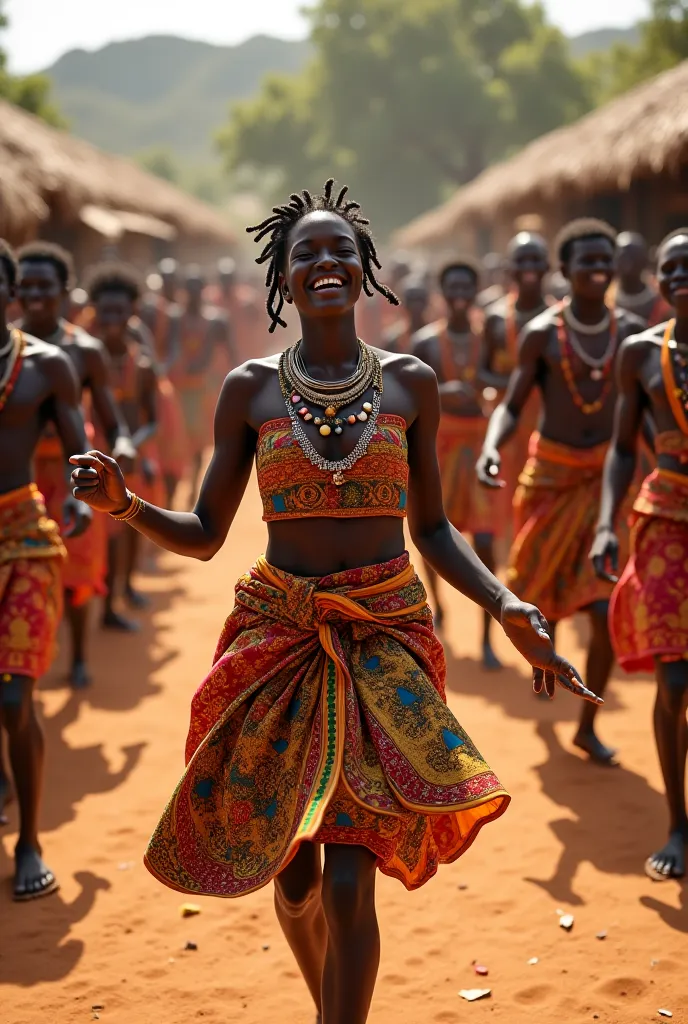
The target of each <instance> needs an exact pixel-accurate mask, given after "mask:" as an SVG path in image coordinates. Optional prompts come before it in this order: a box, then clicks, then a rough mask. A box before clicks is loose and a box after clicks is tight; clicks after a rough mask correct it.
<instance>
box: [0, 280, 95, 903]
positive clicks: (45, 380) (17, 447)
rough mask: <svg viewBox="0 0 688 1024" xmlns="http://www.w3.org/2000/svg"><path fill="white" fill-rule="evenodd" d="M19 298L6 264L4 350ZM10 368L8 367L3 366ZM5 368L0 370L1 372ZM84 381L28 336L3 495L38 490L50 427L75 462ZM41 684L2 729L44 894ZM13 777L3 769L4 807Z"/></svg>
mask: <svg viewBox="0 0 688 1024" xmlns="http://www.w3.org/2000/svg"><path fill="white" fill-rule="evenodd" d="M13 298H14V290H13V289H12V288H11V287H10V283H9V279H8V277H7V272H6V269H5V266H4V264H2V263H0V346H2V345H4V344H5V343H6V341H7V338H8V327H7V324H6V313H7V307H8V305H9V302H10V300H12V299H13ZM2 362H3V364H4V360H3V361H2ZM3 370H4V365H0V373H2V371H3ZM79 396H80V392H79V382H78V380H77V378H76V374H75V372H74V369H73V366H72V363H71V362H70V360H69V359H68V358H67V356H66V355H64V353H62V352H60V350H59V349H58V348H56V347H55V346H54V345H46V344H45V342H43V341H40V340H39V339H37V338H32V337H28V336H27V345H26V348H25V351H24V364H23V366H22V369H21V372H20V374H19V378H18V380H17V384H16V386H15V389H14V391H13V393H12V395H11V397H10V399H9V401H8V403H7V405H6V406H5V408H4V410H3V411H2V412H1V413H0V493H1V494H7V493H8V492H9V491H13V490H15V489H16V488H19V487H24V486H25V485H26V484H29V483H31V481H32V478H33V473H32V465H31V464H32V460H33V455H34V452H35V450H36V446H37V444H38V441H39V440H40V437H41V434H42V433H43V430H44V429H45V426H46V424H47V423H48V422H52V423H54V425H55V428H56V430H57V433H58V436H59V438H60V440H61V441H62V446H63V448H64V451H65V453H66V455H67V456H69V455H71V454H73V453H75V452H78V451H79V449H80V447H81V446H82V445H83V443H84V441H85V440H86V432H85V428H84V421H83V417H82V415H81V411H80V409H79ZM90 519H91V516H90V511H89V509H88V508H87V507H85V506H84V505H83V504H82V503H81V502H80V501H77V500H76V499H75V498H74V497H73V496H72V495H71V494H70V495H69V496H68V498H67V500H66V501H65V505H64V520H65V523H67V524H68V525H67V533H68V535H71V536H76V535H78V534H79V533H82V532H83V531H84V530H85V529H86V528H87V527H88V524H89V523H90ZM34 685H35V681H34V680H33V679H29V678H27V677H25V676H12V677H11V678H10V679H9V681H5V682H3V683H2V687H1V688H0V726H2V727H4V729H5V730H6V732H7V735H8V737H9V751H10V763H11V765H12V775H13V777H14V784H15V788H16V792H17V801H18V804H19V819H20V828H19V839H18V842H17V847H16V851H15V858H16V872H15V877H14V887H15V892H16V893H17V894H19V895H22V894H24V895H25V894H27V893H30V894H36V895H40V893H41V892H42V891H45V890H48V889H49V888H50V887H51V886H54V876H53V874H52V872H51V871H50V869H49V868H48V867H46V865H45V863H44V862H43V859H42V853H41V845H40V842H39V839H38V813H39V808H40V799H41V789H42V781H43V733H42V730H41V727H40V724H39V721H38V718H37V716H36V709H35V707H34V702H33V691H34ZM3 790H4V791H5V792H6V790H7V776H6V774H5V772H4V770H3V768H2V766H1V765H0V802H2V795H3Z"/></svg>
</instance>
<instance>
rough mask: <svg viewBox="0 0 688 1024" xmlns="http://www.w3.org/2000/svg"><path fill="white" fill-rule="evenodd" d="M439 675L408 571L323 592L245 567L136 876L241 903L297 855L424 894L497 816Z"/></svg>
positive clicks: (489, 784)
mask: <svg viewBox="0 0 688 1024" xmlns="http://www.w3.org/2000/svg"><path fill="white" fill-rule="evenodd" d="M444 676H445V663H444V654H443V651H442V646H441V644H440V643H439V641H438V640H437V638H436V636H435V634H434V633H433V629H432V615H431V612H430V609H429V608H428V605H427V601H426V595H425V591H424V589H423V585H422V583H421V582H420V580H419V579H418V577H417V576H416V574H415V572H414V571H413V567H412V566H411V565H410V564H409V558H408V555H407V554H404V555H402V556H401V557H399V558H396V559H393V560H392V561H390V562H386V563H384V564H381V565H371V566H366V567H365V568H361V569H351V570H347V571H344V572H338V573H335V574H333V575H331V576H326V577H324V578H322V579H317V578H308V577H301V576H293V575H291V574H289V573H286V572H283V571H281V570H279V569H276V568H275V567H274V566H270V565H269V564H268V563H267V562H266V561H265V559H264V558H260V559H259V560H258V563H257V564H256V566H255V567H254V568H253V569H252V570H251V572H250V573H249V574H247V575H246V576H243V577H242V578H241V579H240V580H239V582H238V584H237V587H236V604H235V607H234V610H233V612H232V613H231V615H230V616H229V618H228V619H227V622H226V624H225V628H224V630H223V633H222V636H221V637H220V642H219V644H218V646H217V650H216V653H215V663H214V665H213V668H212V670H211V672H210V674H209V675H208V676H207V678H206V679H205V681H204V682H203V683H202V684H201V686H200V687H199V689H198V690H197V692H196V695H195V697H194V699H193V702H192V707H191V728H190V730H189V736H188V740H187V746H186V759H187V768H186V771H185V773H184V775H183V777H182V780H181V782H180V783H179V785H178V787H177V789H176V791H175V793H174V795H173V797H172V799H171V801H170V803H169V804H168V806H167V809H166V810H165V812H164V814H163V816H162V818H161V820H160V823H159V825H158V827H157V829H156V830H155V833H154V835H153V838H152V839H151V842H150V845H149V847H148V851H147V853H146V866H147V867H148V869H149V870H150V871H151V872H152V873H153V874H154V875H155V876H156V877H157V878H158V879H159V880H160V881H161V882H163V883H164V884H165V885H168V886H170V888H172V889H177V890H179V891H181V892H191V893H203V894H206V895H214V896H241V895H243V894H245V893H248V892H252V891H254V890H255V889H259V888H260V887H261V886H263V885H266V884H267V883H268V882H269V881H271V879H273V878H274V877H275V875H276V874H278V873H279V872H280V871H281V870H282V869H283V868H284V867H285V866H286V864H288V863H289V861H290V860H291V858H292V857H293V855H294V854H295V852H296V850H297V849H298V847H299V844H300V843H301V842H303V841H306V840H309V841H313V842H316V843H352V844H355V845H358V846H365V847H367V848H368V849H369V850H371V851H372V852H373V853H374V854H376V855H377V858H378V866H379V867H380V870H381V871H383V872H384V873H385V874H388V875H391V876H393V877H395V878H398V879H400V880H401V881H402V882H403V884H404V885H405V886H406V887H407V888H408V889H414V888H417V887H418V886H421V885H423V884H424V883H425V882H426V881H427V880H428V879H429V878H430V877H431V876H432V875H433V874H434V873H435V872H436V870H437V867H438V865H439V864H442V863H450V862H451V861H454V860H456V858H457V857H459V856H461V854H462V853H464V852H465V850H467V849H468V847H469V846H470V845H471V843H472V842H473V840H474V839H475V837H476V836H477V834H478V832H479V830H480V828H481V827H482V826H483V825H484V824H485V823H486V822H488V821H493V820H494V819H495V818H497V817H499V816H500V815H501V814H503V813H504V811H505V810H506V808H507V805H508V803H509V796H508V795H507V794H506V792H505V791H504V789H503V788H502V786H501V784H500V783H499V781H498V779H497V778H496V776H495V775H494V773H493V772H492V771H491V770H490V768H489V767H488V765H487V764H486V763H485V761H484V760H483V759H482V757H481V756H480V754H479V753H478V751H477V750H476V748H475V746H474V745H473V744H472V742H471V740H470V738H469V737H468V736H467V734H466V733H465V732H464V730H463V729H462V728H461V726H460V725H459V723H458V722H457V720H456V719H455V718H454V716H453V714H452V713H451V711H450V710H449V709H448V708H447V706H446V703H445V695H444Z"/></svg>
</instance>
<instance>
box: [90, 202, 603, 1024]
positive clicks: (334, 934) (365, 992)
mask: <svg viewBox="0 0 688 1024" xmlns="http://www.w3.org/2000/svg"><path fill="white" fill-rule="evenodd" d="M329 276H337V277H339V279H340V280H341V287H339V288H335V287H332V288H328V289H327V290H323V291H314V290H313V287H312V286H313V284H314V283H315V281H316V280H317V279H318V278H322V277H329ZM361 286H362V265H361V259H360V255H359V251H358V246H357V243H356V236H355V234H354V232H353V230H352V228H351V227H350V225H348V224H347V223H346V222H345V221H344V220H343V219H341V218H340V217H338V216H337V215H334V214H330V213H326V212H318V213H311V214H308V215H307V216H306V217H304V218H303V219H302V220H300V221H299V222H298V223H297V224H296V225H295V227H294V228H293V230H292V232H291V235H290V237H289V240H288V244H287V259H286V265H285V267H284V273H283V289H284V293H285V296H286V299H287V301H288V302H290V303H293V304H294V305H295V306H296V308H297V310H298V313H299V317H300V320H301V330H302V337H303V356H304V360H305V362H306V365H307V367H308V370H309V373H310V374H311V375H312V376H314V377H316V378H318V379H329V380H337V379H341V378H343V377H345V376H347V375H348V374H350V373H351V372H353V370H354V367H355V365H356V362H357V359H358V341H357V334H356V324H355V321H354V306H355V303H356V301H357V300H358V298H359V296H360V293H361ZM378 354H379V356H380V358H381V360H382V365H383V370H384V381H385V386H384V395H383V402H382V410H383V412H385V413H392V414H396V415H398V416H403V418H404V419H405V421H406V423H407V425H408V441H409V464H410V470H411V477H410V501H409V506H410V521H409V523H410V528H411V535H412V537H413V540H414V542H415V543H416V545H417V546H418V548H419V550H420V552H421V554H422V555H423V557H424V558H426V560H427V561H429V562H430V563H431V564H432V565H433V566H434V567H435V569H436V570H437V571H438V572H440V573H441V575H442V576H443V577H444V579H446V580H447V581H448V582H449V583H450V585H452V586H454V587H457V588H458V589H459V590H461V591H462V592H463V593H465V594H467V595H468V596H469V597H470V598H472V599H473V600H475V601H476V602H477V603H479V604H480V605H481V606H483V607H484V608H486V609H488V610H489V611H490V612H491V614H493V615H494V616H495V617H496V618H498V619H499V620H500V622H501V623H502V625H503V627H504V629H505V630H506V632H507V635H508V636H509V637H510V638H511V640H512V642H513V643H514V644H515V645H516V647H517V648H518V649H519V650H520V651H521V653H523V654H524V656H525V657H526V658H528V659H529V660H530V662H531V664H532V665H534V666H536V668H535V670H534V676H535V685H537V686H539V687H542V686H543V685H547V686H548V687H549V689H550V690H551V692H554V686H555V680H557V681H558V682H559V683H560V684H561V685H564V686H566V687H567V688H568V689H571V690H572V691H573V692H575V693H578V694H579V695H582V696H587V697H588V699H595V698H594V697H592V695H591V694H589V693H588V692H587V691H585V690H584V689H583V688H582V684H581V683H580V682H579V680H578V677H577V675H576V674H575V670H574V669H573V668H572V667H571V666H570V665H568V664H567V663H565V662H564V661H563V660H562V659H559V658H558V657H557V655H556V654H555V653H554V650H553V648H552V645H551V643H550V641H549V637H548V634H547V631H546V625H545V623H544V620H543V619H542V617H541V616H540V614H539V612H538V611H537V609H535V608H533V607H532V606H530V605H524V604H522V603H521V602H519V601H517V600H516V598H515V597H514V596H513V595H512V594H510V593H509V592H508V591H507V590H506V589H505V588H504V587H503V586H502V584H501V583H500V582H499V581H498V580H497V579H495V577H494V576H493V575H492V574H491V573H490V572H488V570H487V569H486V568H485V567H484V565H482V563H481V562H480V561H479V560H478V559H477V558H476V556H475V555H474V553H473V552H472V550H471V549H470V547H469V546H468V545H467V544H466V543H465V541H464V540H463V538H462V537H461V536H460V535H459V534H458V533H457V532H456V531H455V530H453V529H452V527H451V526H450V524H449V523H448V522H447V519H446V517H445V515H444V510H443V507H442V494H441V488H440V479H439V471H438V467H437V459H436V455H435V437H436V433H437V424H438V420H439V399H438V394H437V383H436V379H435V375H434V373H433V372H432V370H430V369H429V368H428V367H426V366H424V365H423V364H422V363H421V362H420V361H419V360H417V359H415V358H414V357H412V356H395V355H389V354H387V353H384V352H382V351H380V352H379V353H378ZM277 363H278V360H277V357H275V356H270V357H268V358H265V359H256V360H250V361H249V362H247V363H244V364H243V365H242V366H240V367H238V368H237V369H236V370H233V371H232V373H230V374H229V376H228V377H227V380H226V381H225V384H224V387H223V389H222V393H221V395H220V400H219V402H218V407H217V412H216V417H215V449H214V452H213V457H212V460H211V462H210V465H209V467H208V470H207V472H206V475H205V479H204V481H203V484H202V487H201V492H200V496H199V498H198V501H197V503H196V506H195V509H194V511H193V512H191V513H179V512H169V511H166V510H164V509H157V508H152V507H150V506H149V507H146V508H145V509H144V510H143V511H142V512H141V513H140V514H139V515H138V516H137V517H136V518H135V519H134V520H133V522H132V525H133V526H134V528H135V529H137V530H138V531H139V532H141V533H143V534H144V535H145V536H147V537H150V538H151V539H152V540H154V541H155V542H156V543H158V544H160V545H161V546H162V547H165V548H167V549H168V550H170V551H176V552H177V553H179V554H184V555H188V556H191V557H194V558H200V559H203V560H207V559H209V558H212V557H213V555H215V554H216V553H217V552H218V551H219V550H220V548H221V547H222V545H223V543H224V541H225V539H226V537H227V533H228V531H229V528H230V526H231V524H232V521H233V519H234V516H235V514H236V511H237V508H238V507H239V504H240V502H241V499H242V497H243V494H244V491H245V488H246V484H247V482H248V479H249V476H250V474H251V469H252V466H253V460H254V457H255V452H256V441H257V436H258V431H259V429H260V427H261V425H262V424H263V423H265V422H266V421H267V420H270V419H273V418H275V417H280V416H284V414H285V406H284V399H283V397H282V393H281V391H280V387H279V382H278V379H277ZM358 407H359V408H360V404H359V406H358ZM360 429H362V428H360ZM360 429H352V430H350V431H345V432H344V433H343V434H342V435H341V436H339V437H338V436H337V435H335V434H332V435H330V436H329V437H328V438H323V437H321V436H320V435H319V434H318V433H316V432H314V433H313V435H312V440H313V443H314V444H315V445H316V446H317V448H318V450H319V451H321V452H323V453H324V454H326V456H327V457H328V458H331V459H339V458H343V457H344V456H345V455H346V454H348V453H349V452H350V451H351V450H352V449H353V447H354V445H355V443H356V440H357V434H359V433H360ZM74 463H75V465H76V466H77V468H76V469H75V472H74V474H73V480H74V485H75V492H76V493H77V494H78V495H79V496H80V497H83V498H84V499H85V500H87V501H88V503H89V504H91V505H92V507H94V508H97V509H100V510H102V511H109V510H121V509H122V508H124V507H126V506H127V504H128V499H127V493H126V488H125V484H124V479H123V477H122V475H121V473H120V471H119V469H118V468H117V465H116V463H115V462H114V461H113V460H112V459H109V458H108V457H107V456H105V455H103V454H101V453H97V452H91V453H88V454H86V455H83V456H79V457H78V458H76V459H74ZM268 537H269V539H268V548H267V558H268V559H269V561H270V562H271V563H272V564H273V565H275V566H278V567H279V568H280V569H283V570H285V571H287V572H291V573H296V574H299V575H304V576H323V575H326V574H328V573H332V572H336V571H339V570H342V569H348V568H353V567H355V566H360V565H372V564H375V563H378V562H383V561H386V560H388V559H391V558H394V557H396V556H398V555H400V554H401V553H402V552H403V551H404V546H405V545H404V531H403V524H402V520H400V519H398V518H394V517H390V516H378V517H371V518H365V519H357V518H352V519H350V520H347V519H317V518H314V519H306V520H303V519H301V520H291V521H282V522H275V523H270V524H268ZM374 883H375V857H374V855H373V854H371V853H370V851H368V850H367V849H364V848H362V847H358V846H326V847H325V866H324V872H322V871H321V868H320V856H319V853H318V852H317V851H316V850H313V849H312V848H311V847H309V845H308V844H304V845H303V846H302V848H301V849H300V851H299V853H298V855H297V856H296V858H295V859H294V860H293V861H292V862H291V864H290V865H289V866H288V867H287V868H286V869H285V871H284V872H283V873H282V874H281V875H280V876H279V877H278V878H277V879H276V882H275V887H276V903H277V907H278V916H279V919H280V923H281V924H282V927H283V928H284V931H285V935H286V937H287V940H288V942H289V944H290V946H291V948H292V950H293V951H294V954H295V957H296V959H297V962H298V963H299V966H300V968H301V970H302V972H303V975H304V978H305V979H306V982H307V984H308V986H309V989H310V991H311V994H312V995H313V999H314V1001H315V1003H316V1007H317V1009H318V1012H319V1013H322V1019H323V1021H324V1022H326V1024H364V1022H365V1020H366V1019H367V1016H368V1009H369V1006H370V1001H371V999H372V994H373V988H374V985H375V978H376V975H377V967H378V955H379V939H378V930H377V921H376V917H375V902H374Z"/></svg>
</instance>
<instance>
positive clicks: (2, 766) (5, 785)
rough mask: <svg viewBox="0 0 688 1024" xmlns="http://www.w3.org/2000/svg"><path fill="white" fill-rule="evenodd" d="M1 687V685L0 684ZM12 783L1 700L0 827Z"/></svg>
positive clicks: (5, 815) (8, 800) (8, 801)
mask: <svg viewBox="0 0 688 1024" xmlns="http://www.w3.org/2000/svg"><path fill="white" fill-rule="evenodd" d="M0 686H2V683H0ZM12 796H13V792H12V783H11V782H10V776H9V772H8V770H7V761H6V760H5V749H4V740H3V728H2V700H0V825H6V824H7V812H6V808H7V805H8V804H10V803H11V802H12Z"/></svg>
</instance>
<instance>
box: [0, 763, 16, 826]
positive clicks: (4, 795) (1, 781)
mask: <svg viewBox="0 0 688 1024" xmlns="http://www.w3.org/2000/svg"><path fill="white" fill-rule="evenodd" d="M13 798H14V793H13V792H12V786H11V784H10V780H9V779H8V778H7V776H6V775H4V774H3V775H0V825H6V824H7V822H8V818H7V814H6V813H5V809H6V808H7V807H8V806H9V804H11V803H12V800H13Z"/></svg>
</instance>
